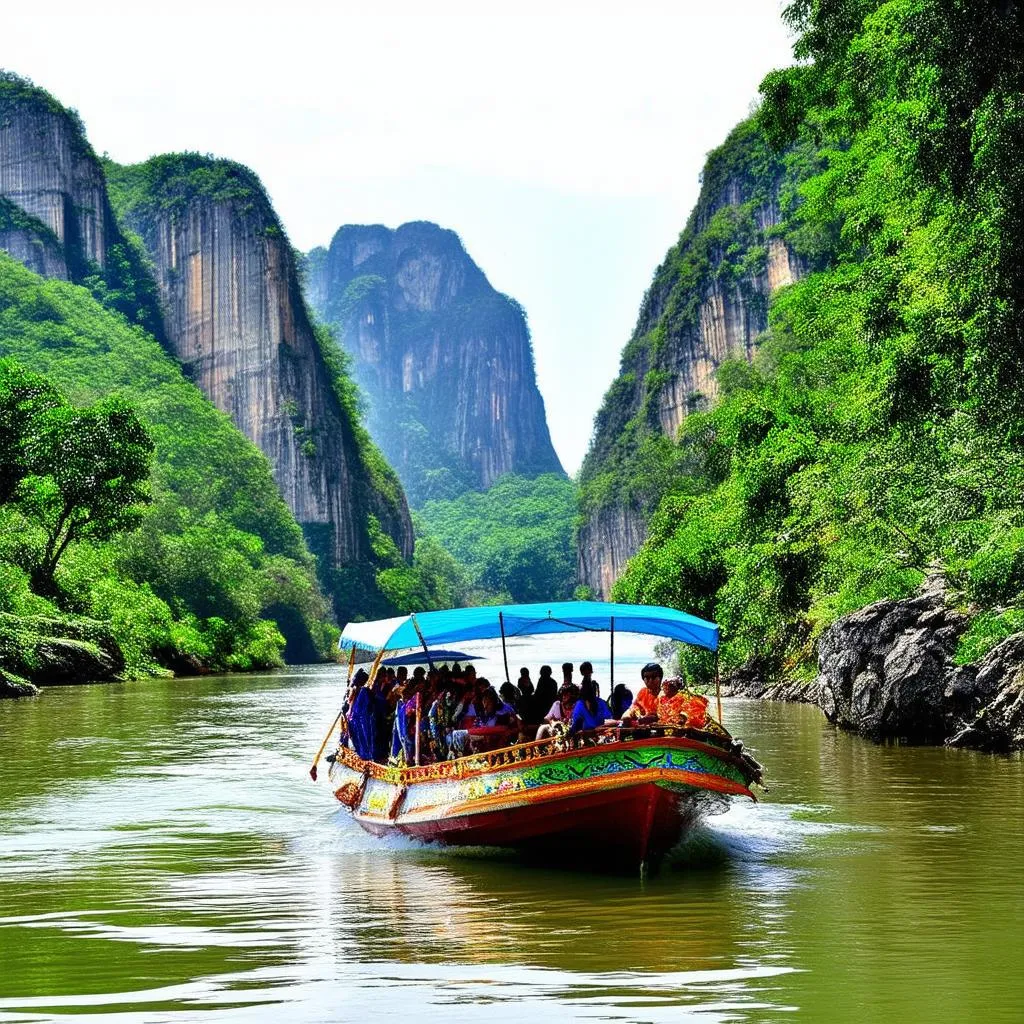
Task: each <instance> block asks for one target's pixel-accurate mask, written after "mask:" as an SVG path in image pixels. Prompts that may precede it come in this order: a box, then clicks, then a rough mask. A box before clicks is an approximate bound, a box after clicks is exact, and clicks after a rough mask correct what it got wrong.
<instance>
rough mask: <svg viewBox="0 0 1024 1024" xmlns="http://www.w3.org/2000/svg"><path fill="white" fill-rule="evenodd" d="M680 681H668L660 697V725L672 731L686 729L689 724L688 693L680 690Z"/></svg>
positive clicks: (664, 684) (662, 687)
mask: <svg viewBox="0 0 1024 1024" xmlns="http://www.w3.org/2000/svg"><path fill="white" fill-rule="evenodd" d="M679 686H680V681H679V680H678V679H666V680H665V681H664V682H663V683H662V684H661V695H660V696H659V697H658V725H664V726H667V727H669V728H671V729H685V728H686V726H687V725H688V724H689V714H688V713H687V711H688V702H687V699H686V696H687V695H686V692H685V691H684V690H681V689H680V688H679Z"/></svg>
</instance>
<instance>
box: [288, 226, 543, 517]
mask: <svg viewBox="0 0 1024 1024" xmlns="http://www.w3.org/2000/svg"><path fill="white" fill-rule="evenodd" d="M306 279H307V280H306V294H307V297H308V298H309V301H310V304H311V305H312V307H313V308H314V310H315V311H316V312H317V313H318V314H319V316H320V317H321V318H322V319H324V320H325V321H327V322H328V323H330V324H331V325H332V326H333V327H334V328H335V330H336V332H337V334H338V337H339V339H340V341H341V343H342V346H343V347H344V349H345V351H346V352H347V353H349V355H350V356H351V358H352V371H353V375H354V377H355V378H356V380H357V381H358V382H359V384H360V385H361V386H362V387H363V389H364V390H365V392H366V393H367V395H368V397H369V402H368V404H367V425H368V427H369V429H370V432H371V434H372V436H373V437H374V439H375V440H376V441H377V443H378V444H379V445H380V447H381V449H382V451H383V452H384V454H385V456H387V458H388V460H389V461H390V462H391V464H392V465H393V466H395V468H396V469H397V471H398V474H399V476H400V477H401V479H402V482H403V484H404V485H405V487H406V489H407V491H408V492H409V496H410V500H412V501H413V503H414V504H416V503H418V502H421V501H423V500H426V499H427V498H430V497H447V496H452V495H455V494H458V493H461V492H462V491H464V490H466V489H468V488H486V487H488V486H489V485H490V484H491V483H493V482H494V481H495V480H496V479H497V478H498V477H500V476H502V475H503V474H505V473H522V474H524V475H529V476H533V475H537V474H539V473H547V472H554V473H561V472H562V467H561V465H560V463H559V461H558V457H557V455H556V454H555V451H554V448H553V447H552V445H551V438H550V435H549V433H548V427H547V420H546V417H545V413H544V401H543V399H542V398H541V395H540V392H539V391H538V389H537V383H536V376H535V372H534V364H533V352H532V349H531V346H530V335H529V330H528V328H527V325H526V318H525V316H524V314H523V311H522V309H521V308H520V307H519V305H518V304H517V303H516V302H514V301H513V300H512V299H509V298H508V297H507V296H505V295H502V294H500V293H499V292H497V291H495V290H494V289H493V288H492V287H491V285H490V284H489V282H488V281H487V278H486V277H485V276H484V273H483V271H481V270H480V268H479V267H478V266H477V265H476V264H475V263H474V262H473V261H472V260H471V259H470V257H469V256H468V254H467V253H466V251H465V249H464V248H463V246H462V243H461V242H460V241H459V238H458V236H457V235H456V234H455V233H454V232H452V231H446V230H443V229H442V228H440V227H438V226H437V225H436V224H430V223H425V222H420V223H412V224H403V225H402V226H401V227H399V228H398V229H397V230H394V231H392V230H390V229H388V228H385V227H382V226H351V225H349V226H345V227H342V228H341V229H339V230H338V232H337V233H336V234H335V236H334V239H333V240H332V242H331V245H330V249H329V250H326V251H325V250H323V249H318V250H314V251H313V252H312V253H310V254H309V256H308V257H307V269H306Z"/></svg>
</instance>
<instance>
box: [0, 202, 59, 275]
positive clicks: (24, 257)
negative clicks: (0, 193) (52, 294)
mask: <svg viewBox="0 0 1024 1024" xmlns="http://www.w3.org/2000/svg"><path fill="white" fill-rule="evenodd" d="M0 249H2V250H3V251H4V252H6V253H9V254H10V255H11V256H13V257H14V258H15V259H16V260H18V261H19V262H21V263H24V264H25V266H26V267H28V268H29V270H31V271H33V272H34V273H36V274H39V275H41V276H42V277H50V278H57V279H58V280H61V281H66V280H68V266H67V260H66V259H65V257H64V248H63V246H61V244H60V243H59V242H58V241H57V236H56V235H54V234H53V232H52V231H50V230H49V229H48V228H47V227H46V226H45V225H44V224H42V223H41V222H40V221H37V220H36V219H35V218H34V217H30V216H28V214H26V213H25V212H24V211H23V210H22V209H21V208H20V207H18V206H16V205H15V204H14V203H12V202H11V201H10V200H9V199H4V198H3V197H0Z"/></svg>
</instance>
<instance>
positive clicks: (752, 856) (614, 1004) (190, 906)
mask: <svg viewBox="0 0 1024 1024" xmlns="http://www.w3.org/2000/svg"><path fill="white" fill-rule="evenodd" d="M551 660H557V658H553V659H551ZM638 660H641V659H638ZM531 663H532V662H531ZM338 690H339V674H338V672H337V671H336V670H333V669H311V670H308V671H298V672H291V673H283V674H279V675H271V676H264V677H254V678H248V679H245V678H234V679H205V680H195V681H187V682H181V681H179V682H173V681H171V682H156V683H152V684H146V685H144V686H137V687H117V686H114V687H87V688H80V689H76V690H68V691H61V692H59V693H48V694H47V695H46V696H45V698H44V699H43V700H41V701H35V702H31V703H29V704H21V705H11V704H7V705H0V735H2V737H3V750H4V755H5V756H4V760H3V762H2V763H0V964H2V968H0V1021H14V1020H47V1019H59V1018H62V1017H63V1016H65V1015H66V1014H69V1013H74V1014H75V1015H76V1016H78V1017H84V1018H85V1019H86V1020H89V1019H93V1018H95V1019H99V1018H100V1017H104V1018H106V1017H108V1016H110V1015H118V1016H119V1017H120V1019H123V1020H126V1021H132V1022H136V1021H139V1022H141V1021H146V1022H149V1021H174V1022H180V1021H185V1020H199V1019H210V1017H211V1014H212V1015H213V1016H214V1018H215V1019H216V1020H218V1021H234V1020H245V1021H254V1020H255V1021H263V1020H266V1021H274V1022H275V1024H276V1022H277V1021H278V1020H280V1019H281V1018H282V1017H285V1018H286V1019H287V1020H289V1021H293V1020H294V1021H306V1020H309V1021H320V1020H329V1019H346V1020H348V1019H352V1020H365V1019H371V1018H374V1017H376V1016H377V1015H378V1014H379V1013H380V1012H381V1009H382V1008H386V1009H387V1010H388V1011H389V1012H394V1013H399V1014H403V1015H407V1016H412V1017H414V1019H415V1020H416V1021H417V1024H420V1022H422V1021H433V1020H438V1021H441V1020H444V1021H449V1020H452V1019H460V1020H487V1021H488V1022H489V1024H491V1022H495V1021H503V1020H509V1021H511V1020H513V1019H514V1020H516V1021H522V1020H523V1019H524V1017H525V1018H527V1019H529V1018H531V1017H532V1018H534V1019H535V1020H537V1021H548V1020H559V1021H561V1020H565V1019H567V1018H568V1019H573V1018H575V1019H583V1020H589V1019H595V1020H596V1019H601V1020H616V1021H617V1020H622V1021H633V1020H637V1021H653V1022H660V1021H679V1020H686V1019H687V1018H691V1017H692V1018H694V1019H699V1020H701V1021H719V1020H720V1021H725V1020H729V1021H736V1020H758V1021H761V1020H782V1019H790V1018H791V1017H792V1015H793V1013H794V1012H798V1013H800V1014H802V1015H804V1016H805V1017H806V1018H807V1019H811V1020H823V1019H828V1020H851V1021H852V1020H864V1019H889V1018H892V1017H896V1016H899V1017H902V1018H905V1019H906V1020H931V1019H935V1018H936V1017H938V1016H939V1015H940V1014H944V1013H947V1012H948V1008H949V1007H953V1008H954V1009H955V1016H956V1018H957V1019H985V1020H1000V1019H1005V1020H1017V1019H1019V1014H1018V1006H1019V1002H1020V999H1021V998H1022V997H1024V982H1022V979H1021V977H1020V972H1019V969H1018V964H1019V962H1020V958H1021V956H1022V954H1024V936H1022V933H1021V927H1020V921H1021V920H1022V919H1024V891H1022V887H1021V884H1020V882H1019V880H1018V875H1017V872H1018V870H1019V851H1020V849H1021V841H1022V839H1024V771H1022V764H1021V761H1020V760H1019V759H995V758H987V757H982V756H981V755H975V754H969V753H965V752H960V751H944V750H914V749H907V748H900V747H883V748H878V747H873V746H870V745H868V744H865V743H863V742H861V741H859V740H857V739H855V738H853V737H850V736H845V735H842V734H838V733H835V732H834V731H833V730H831V729H829V728H828V727H827V726H826V725H825V724H824V723H823V721H822V720H821V716H820V714H819V713H818V712H817V711H816V710H815V709H813V708H801V707H786V706H781V705H762V704H755V703H747V702H731V703H730V704H728V705H727V716H728V717H729V721H730V724H731V725H732V726H733V728H734V729H735V730H736V731H737V732H739V733H741V734H742V735H744V737H745V738H746V739H747V741H748V743H749V745H750V746H751V747H752V748H754V749H755V750H756V753H757V756H758V757H759V759H761V760H763V761H764V762H765V763H766V764H767V765H768V768H769V772H770V776H771V777H770V779H769V782H770V785H771V786H772V790H771V792H770V793H769V794H768V796H767V798H766V801H765V802H763V803H762V804H760V805H758V806H750V805H739V806H737V807H735V808H734V809H733V810H732V811H730V812H729V814H727V815H725V816H722V817H720V818H716V819H712V820H711V821H710V822H709V823H708V826H707V827H706V828H705V829H704V830H703V831H702V832H700V833H699V834H697V835H695V836H694V837H693V839H692V840H691V842H690V843H689V844H688V845H687V846H686V847H685V848H684V849H683V850H681V851H680V852H679V853H678V855H677V856H676V857H675V858H674V859H673V862H672V863H671V864H670V865H669V866H668V869H667V870H666V871H664V872H663V874H662V875H661V876H660V877H658V878H656V879H654V880H652V881H650V882H649V883H647V884H646V885H641V884H640V882H639V880H638V879H632V878H615V877H611V878H609V877H607V876H603V875H593V874H588V873H586V872H585V871H580V870H579V868H580V867H584V866H583V865H572V864H566V865H561V866H560V867H559V869H558V870H538V869H536V868H529V869H527V868H523V867H522V866H521V865H519V864H518V863H516V862H515V861H514V860H510V859H508V858H505V857H501V856H495V855H493V854H489V853H486V854H485V853H481V852H474V851H469V852H467V853H460V854H458V855H454V854H450V853H445V852H443V851H437V850H432V849H429V848H423V847H418V846H416V845H415V844H413V843H410V842H406V841H402V840H395V841H392V842H391V843H384V844H382V843H381V842H380V841H378V840H376V839H373V838H371V837H369V836H367V835H365V834H364V833H363V832H362V831H361V830H360V829H359V828H358V827H357V826H355V825H354V824H353V823H352V821H351V820H350V819H349V818H348V817H347V816H346V815H345V814H344V813H343V812H337V811H336V810H335V809H334V807H333V806H332V804H331V801H330V797H329V794H328V792H327V790H326V788H325V787H323V786H320V787H313V786H311V785H309V784H308V783H307V782H306V780H305V769H306V761H305V757H306V754H307V752H308V751H310V750H312V749H315V746H316V742H317V741H318V739H319V735H318V734H319V731H320V729H321V728H322V727H323V723H324V722H325V721H329V720H330V717H331V716H332V714H333V710H334V709H335V705H336V701H337V698H338ZM594 857H595V859H596V860H598V861H599V860H600V857H601V851H600V850H595V851H594Z"/></svg>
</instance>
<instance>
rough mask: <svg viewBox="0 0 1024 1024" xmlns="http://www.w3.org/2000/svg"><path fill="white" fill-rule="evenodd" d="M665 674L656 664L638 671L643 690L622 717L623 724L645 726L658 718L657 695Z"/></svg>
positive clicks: (648, 665) (653, 663)
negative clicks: (642, 682)
mask: <svg viewBox="0 0 1024 1024" xmlns="http://www.w3.org/2000/svg"><path fill="white" fill-rule="evenodd" d="M664 675H665V673H664V671H663V670H662V668H661V666H660V665H659V664H657V663H656V662H653V661H652V662H648V664H646V665H644V667H643V668H642V669H641V670H640V678H641V679H643V681H644V685H643V689H642V690H641V691H640V692H639V693H638V694H637V695H636V699H635V700H634V701H633V703H632V705H631V706H630V708H629V710H628V711H627V712H626V713H625V714H624V715H623V716H622V720H623V722H627V721H628V722H630V723H637V724H639V725H647V724H650V723H651V722H653V721H655V719H657V717H658V695H659V694H660V693H661V680H662V678H663V677H664Z"/></svg>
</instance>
